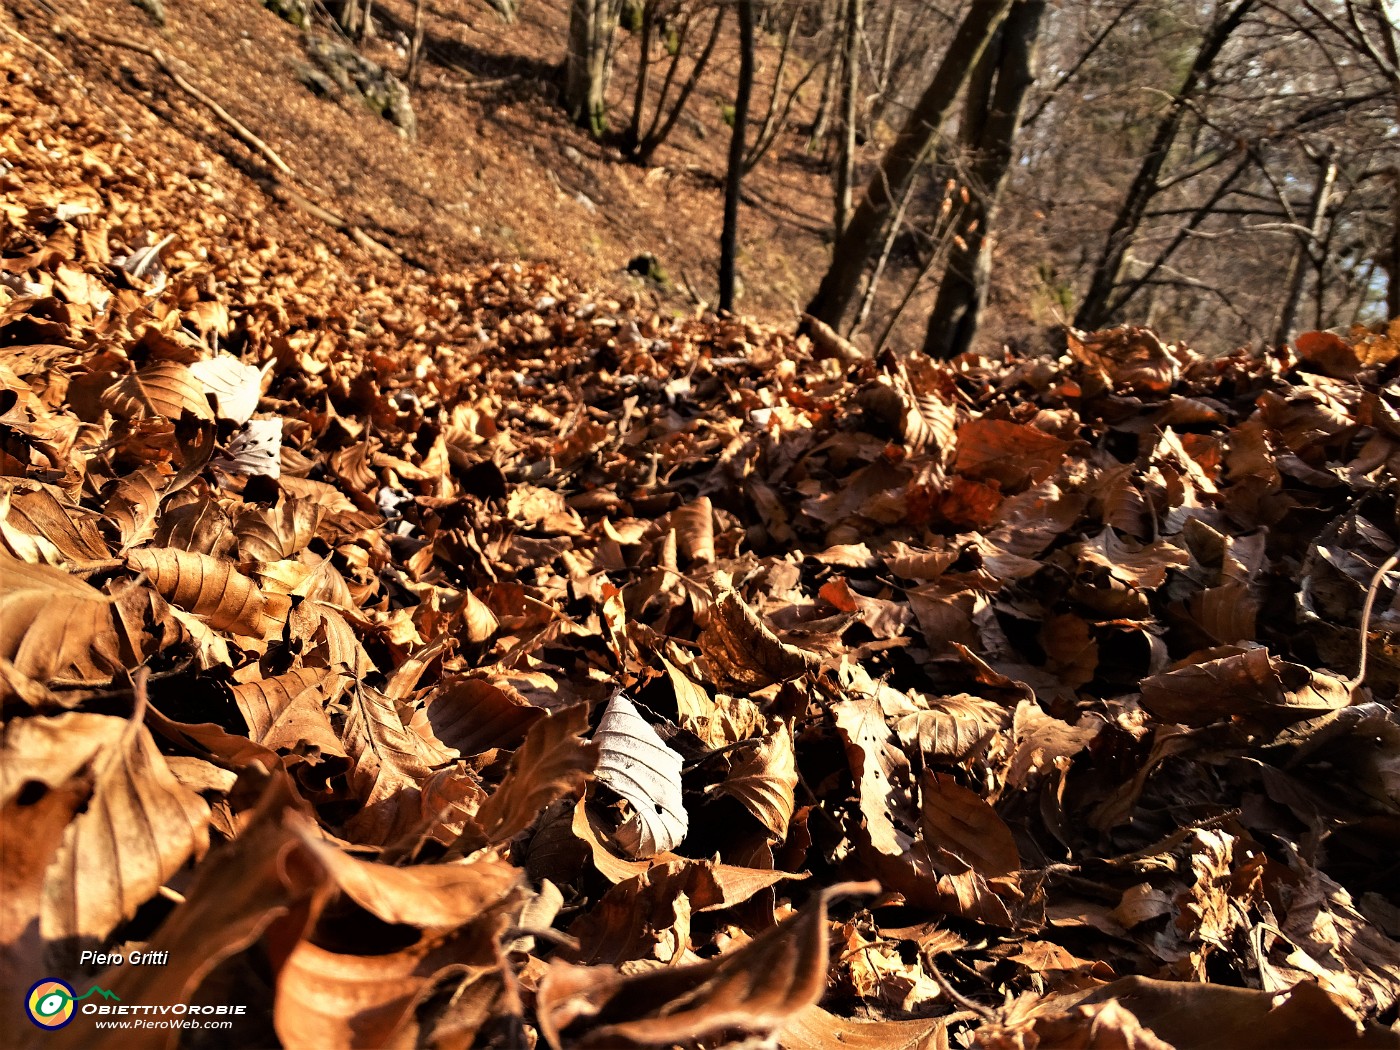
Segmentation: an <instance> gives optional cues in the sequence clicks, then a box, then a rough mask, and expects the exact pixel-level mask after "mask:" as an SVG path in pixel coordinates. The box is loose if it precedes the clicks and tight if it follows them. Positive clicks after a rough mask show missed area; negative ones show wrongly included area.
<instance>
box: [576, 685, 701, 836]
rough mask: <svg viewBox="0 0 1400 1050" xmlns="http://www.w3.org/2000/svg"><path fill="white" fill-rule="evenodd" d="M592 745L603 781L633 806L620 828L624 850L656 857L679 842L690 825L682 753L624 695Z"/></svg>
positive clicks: (609, 710) (607, 715)
mask: <svg viewBox="0 0 1400 1050" xmlns="http://www.w3.org/2000/svg"><path fill="white" fill-rule="evenodd" d="M593 743H594V744H595V745H597V747H598V769H597V773H596V776H597V778H598V780H600V781H601V782H602V783H604V784H606V785H607V786H608V787H610V788H611V789H612V790H613V791H615V792H617V793H618V794H619V795H621V796H622V797H623V798H624V799H626V800H627V803H628V804H629V805H630V806H631V807H632V813H631V815H630V816H629V817H628V818H627V820H626V821H625V822H624V823H623V825H622V827H620V828H619V829H618V831H617V839H618V842H619V843H620V844H621V845H622V846H623V848H624V849H626V850H627V851H628V852H629V853H631V854H632V855H633V856H634V857H651V856H654V855H656V854H657V853H661V852H664V851H666V850H670V849H674V848H675V847H676V846H677V845H679V844H680V842H681V840H682V839H684V838H685V834H686V830H687V828H688V827H689V823H690V818H689V815H688V814H687V813H686V810H685V800H684V799H683V798H682V797H681V756H680V755H678V754H677V753H676V752H675V751H673V750H671V748H669V747H668V746H667V745H666V742H665V741H663V740H662V739H661V737H660V736H658V735H657V732H656V730H655V729H653V728H652V727H651V724H650V723H649V722H647V721H646V719H644V718H643V717H642V716H641V715H640V714H639V713H638V712H637V708H636V707H635V706H634V705H633V704H632V701H630V700H628V699H627V698H626V697H625V696H623V695H621V694H620V693H619V694H618V695H617V696H615V697H613V698H612V700H611V701H610V702H609V703H608V707H607V710H606V711H604V712H603V718H602V721H600V722H599V723H598V729H597V732H595V733H594V734H593Z"/></svg>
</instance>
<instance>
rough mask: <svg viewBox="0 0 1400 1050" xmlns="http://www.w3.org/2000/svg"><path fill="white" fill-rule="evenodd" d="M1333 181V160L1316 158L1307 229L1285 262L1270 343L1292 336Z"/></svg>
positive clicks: (1335, 168)
mask: <svg viewBox="0 0 1400 1050" xmlns="http://www.w3.org/2000/svg"><path fill="white" fill-rule="evenodd" d="M1336 181H1337V162H1336V160H1335V159H1334V158H1333V157H1332V156H1331V155H1330V154H1329V155H1324V156H1322V157H1319V158H1318V162H1317V186H1316V187H1315V188H1314V190H1313V197H1312V202H1311V204H1310V205H1309V207H1308V230H1307V233H1306V234H1303V233H1300V234H1299V235H1298V246H1297V248H1296V249H1294V252H1293V258H1292V259H1291V260H1290V261H1289V264H1288V277H1287V279H1286V280H1285V282H1284V287H1286V288H1287V289H1288V291H1287V293H1286V295H1285V297H1284V300H1283V309H1282V311H1281V312H1280V314H1279V319H1278V330H1277V331H1276V332H1275V333H1274V344H1275V345H1276V346H1282V345H1283V344H1284V343H1286V342H1288V341H1289V340H1290V339H1292V338H1293V326H1294V321H1295V320H1296V319H1297V316H1298V306H1299V304H1300V303H1301V302H1302V301H1303V282H1304V280H1305V279H1306V278H1307V275H1308V263H1309V262H1311V261H1313V260H1314V259H1315V258H1316V256H1317V252H1316V247H1317V245H1318V244H1319V243H1320V242H1321V240H1322V225H1323V222H1324V221H1325V220H1326V218H1327V205H1328V202H1329V201H1330V200H1331V197H1332V186H1333V184H1334V183H1335V182H1336Z"/></svg>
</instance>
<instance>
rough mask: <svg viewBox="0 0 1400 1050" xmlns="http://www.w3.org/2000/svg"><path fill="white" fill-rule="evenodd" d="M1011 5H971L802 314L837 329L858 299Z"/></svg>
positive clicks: (988, 1)
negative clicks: (888, 228)
mask: <svg viewBox="0 0 1400 1050" xmlns="http://www.w3.org/2000/svg"><path fill="white" fill-rule="evenodd" d="M1010 6H1011V0H973V2H972V4H971V6H970V7H969V9H968V12H967V15H966V16H965V17H964V19H963V21H962V24H961V25H960V26H959V27H958V31H957V32H956V33H955V34H954V36H953V40H952V42H951V43H950V44H949V45H948V48H947V50H946V51H945V52H944V54H943V59H942V61H941V62H940V64H939V66H938V69H937V71H936V72H935V73H934V76H933V79H932V80H931V81H930V83H929V86H928V88H927V89H926V90H925V91H924V93H923V95H922V97H921V98H920V99H919V101H918V103H917V104H916V105H915V106H914V108H913V109H912V110H911V111H910V112H909V117H908V119H907V120H906V121H905V124H904V127H903V129H902V130H901V131H900V133H899V135H898V137H897V138H896V139H895V141H894V143H893V144H892V145H891V146H890V147H889V149H888V150H886V151H885V155H884V157H883V158H882V159H881V162H880V165H879V167H878V169H877V170H876V171H875V173H874V175H872V177H871V179H870V183H869V185H868V186H867V187H866V189H865V193H864V195H863V196H862V197H861V201H860V204H859V205H858V206H857V207H856V209H855V211H854V212H853V213H852V215H851V219H850V222H849V223H848V224H847V225H846V228H845V229H844V230H843V231H842V233H841V236H840V238H838V239H837V241H836V244H835V247H834V249H833V252H832V262H831V268H830V269H828V270H827V272H826V276H825V277H823V278H822V282H821V286H820V287H819V288H818V289H817V292H816V294H815V295H814V296H813V297H812V301H811V302H810V303H809V304H808V305H807V313H809V314H811V315H812V316H814V317H816V318H817V319H818V320H820V321H824V322H826V323H827V324H829V325H831V326H832V327H833V328H839V327H840V325H841V320H842V318H843V317H844V316H845V315H846V313H847V312H848V311H849V310H850V308H851V306H852V305H853V303H854V302H855V300H856V297H857V295H858V293H859V288H860V280H861V276H862V274H863V273H864V272H865V270H866V267H867V265H868V264H869V261H870V258H871V255H872V254H873V252H874V250H875V248H876V247H877V246H878V245H879V243H880V235H881V233H882V232H883V230H884V228H885V224H886V222H887V221H888V220H889V217H890V212H891V211H892V210H893V208H894V205H895V202H896V201H897V200H898V199H899V197H900V195H901V194H902V193H903V191H904V187H905V186H906V185H908V182H909V180H910V179H911V178H913V176H914V172H915V170H916V169H917V167H918V164H919V161H920V159H921V158H922V157H923V156H924V154H925V153H926V152H927V150H928V148H929V145H930V143H932V142H933V141H934V140H936V139H937V138H938V136H939V134H940V133H941V131H942V128H943V123H944V121H945V119H946V118H947V116H948V113H949V112H950V111H951V110H952V108H953V104H954V102H955V101H956V100H957V97H958V94H959V93H960V92H961V90H962V87H963V84H964V83H965V82H966V81H967V78H968V75H969V74H970V73H971V71H972V68H973V67H974V66H975V65H976V64H977V61H978V59H980V58H981V55H982V51H983V50H984V49H985V48H986V46H987V43H988V41H989V40H991V38H992V35H993V34H994V33H995V32H996V29H997V27H998V26H999V25H1000V24H1001V21H1002V19H1003V18H1004V17H1005V16H1006V12H1007V9H1008V8H1009V7H1010Z"/></svg>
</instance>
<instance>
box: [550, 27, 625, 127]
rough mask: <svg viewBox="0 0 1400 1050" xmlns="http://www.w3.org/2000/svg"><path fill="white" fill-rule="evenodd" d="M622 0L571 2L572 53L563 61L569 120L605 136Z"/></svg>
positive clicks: (570, 38)
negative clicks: (614, 40) (614, 45)
mask: <svg viewBox="0 0 1400 1050" xmlns="http://www.w3.org/2000/svg"><path fill="white" fill-rule="evenodd" d="M621 8H622V0H571V3H570V6H569V51H568V54H567V55H566V56H565V59H564V108H565V110H567V112H568V114H569V119H570V120H572V121H573V122H574V123H576V124H578V125H579V126H580V127H585V128H588V129H589V131H591V132H592V133H593V134H594V135H595V136H598V135H602V133H603V132H604V130H606V128H607V121H608V81H609V79H611V77H612V57H613V49H612V45H613V34H614V33H615V32H616V30H617V19H618V14H619V12H620V11H621Z"/></svg>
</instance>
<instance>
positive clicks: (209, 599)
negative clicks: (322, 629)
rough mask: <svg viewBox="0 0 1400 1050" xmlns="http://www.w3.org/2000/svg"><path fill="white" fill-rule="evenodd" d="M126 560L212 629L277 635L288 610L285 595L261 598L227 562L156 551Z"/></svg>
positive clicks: (135, 554) (254, 635) (170, 550)
mask: <svg viewBox="0 0 1400 1050" xmlns="http://www.w3.org/2000/svg"><path fill="white" fill-rule="evenodd" d="M126 560H127V564H128V565H129V566H130V567H131V568H132V570H133V571H135V572H141V573H145V574H146V575H147V577H149V579H150V581H151V583H152V585H153V586H154V587H155V589H156V590H158V591H160V593H161V594H162V596H164V597H165V598H166V600H167V601H169V602H170V603H171V604H172V605H178V606H179V607H180V608H182V609H185V610H186V611H188V612H191V613H193V614H194V615H196V616H198V617H199V618H200V619H202V620H204V621H205V622H206V623H208V624H209V626H211V627H213V628H215V629H217V630H226V631H233V632H234V633H236V634H243V635H248V636H249V637H252V638H267V637H269V636H270V635H272V634H273V633H275V632H280V631H281V629H282V624H283V622H284V621H285V620H286V616H287V612H288V610H289V609H290V607H291V602H290V601H289V600H288V599H287V597H286V596H285V595H281V594H264V593H263V592H262V591H261V590H260V589H259V588H258V586H257V584H255V583H254V582H253V581H252V580H250V579H249V578H248V577H246V576H244V575H243V574H242V573H241V572H239V571H238V569H237V568H236V567H235V566H234V564H233V563H232V562H230V561H226V560H221V559H218V558H211V557H209V556H208V555H207V554H193V553H191V552H189V551H182V550H176V549H173V548H158V549H147V550H138V551H132V552H131V553H130V554H128V555H127V559H126Z"/></svg>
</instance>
